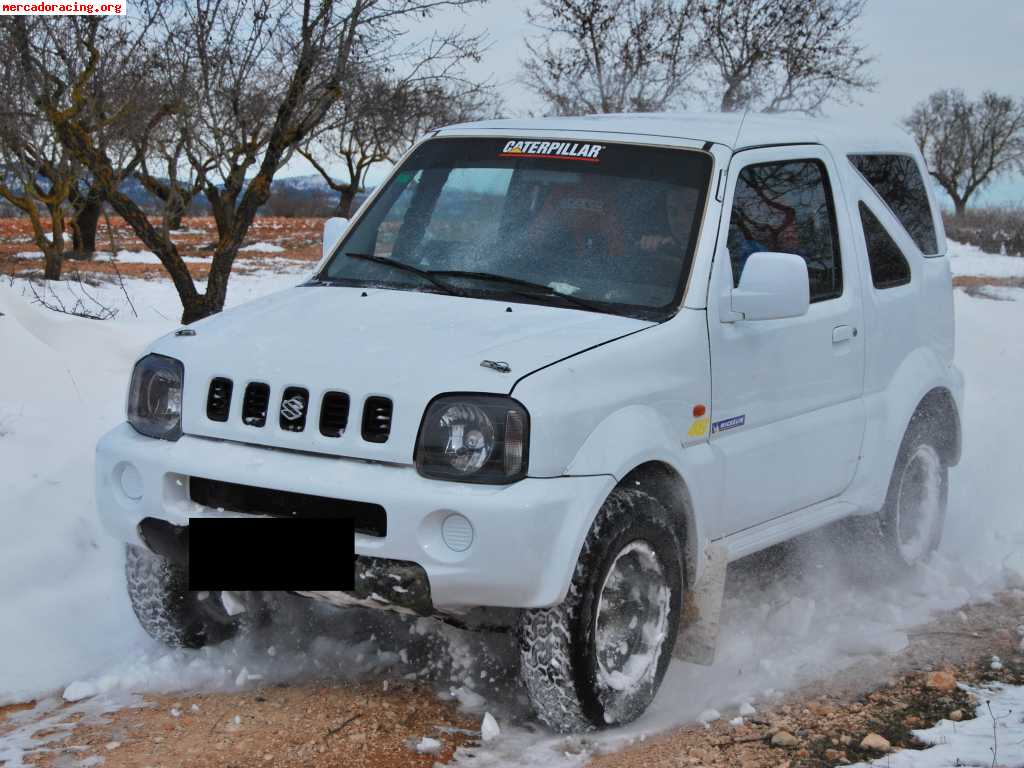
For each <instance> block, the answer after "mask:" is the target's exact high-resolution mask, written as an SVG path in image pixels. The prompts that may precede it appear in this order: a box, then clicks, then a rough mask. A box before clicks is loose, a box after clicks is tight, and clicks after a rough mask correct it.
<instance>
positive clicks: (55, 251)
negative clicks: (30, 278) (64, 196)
mask: <svg viewBox="0 0 1024 768" xmlns="http://www.w3.org/2000/svg"><path fill="white" fill-rule="evenodd" d="M46 207H47V208H48V209H49V211H50V236H51V237H52V238H53V239H52V240H51V241H50V247H49V248H46V249H44V251H43V255H44V262H45V266H44V267H43V277H44V278H45V279H46V280H60V273H61V269H62V268H63V266H64V212H63V211H62V210H61V207H60V204H59V203H58V204H57V205H55V206H54V205H47V206H46Z"/></svg>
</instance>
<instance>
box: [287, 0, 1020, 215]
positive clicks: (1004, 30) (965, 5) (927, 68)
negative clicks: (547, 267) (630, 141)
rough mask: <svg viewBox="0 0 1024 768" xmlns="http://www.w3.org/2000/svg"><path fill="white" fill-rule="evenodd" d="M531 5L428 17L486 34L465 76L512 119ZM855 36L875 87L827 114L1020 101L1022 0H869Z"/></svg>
mask: <svg viewBox="0 0 1024 768" xmlns="http://www.w3.org/2000/svg"><path fill="white" fill-rule="evenodd" d="M530 5H531V3H530V2H529V1H528V0H491V2H489V3H487V4H485V5H483V6H479V7H473V8H471V9H470V10H468V11H465V12H462V11H448V12H445V13H442V14H438V15H437V16H435V17H434V20H433V25H434V26H436V27H437V28H449V29H450V28H452V27H464V28H465V29H466V31H468V32H474V33H475V32H484V33H486V34H487V35H488V37H489V39H490V41H491V45H490V48H489V50H488V51H487V53H486V54H485V56H484V59H483V61H482V62H481V63H480V64H479V65H474V66H473V67H472V68H471V69H470V74H471V75H473V76H474V77H479V78H491V79H492V80H493V81H494V82H496V83H499V84H500V85H501V92H502V94H503V96H504V99H505V103H506V105H507V109H508V111H509V112H510V113H511V114H525V113H528V112H530V111H537V112H540V111H541V105H540V104H539V103H538V102H537V100H536V99H535V97H534V96H533V95H532V94H531V93H530V92H529V91H528V90H527V89H526V88H525V87H524V86H523V85H522V84H521V83H519V82H518V81H517V77H518V75H519V62H520V60H521V59H522V57H523V54H524V50H523V44H522V40H523V37H524V36H525V35H533V34H536V31H535V30H533V29H532V28H531V27H530V26H529V25H528V24H527V23H526V19H525V14H524V12H523V11H524V9H525V8H527V7H529V6H530ZM859 37H860V39H862V40H863V41H864V42H865V43H866V44H867V46H868V49H869V50H870V52H871V54H872V55H873V56H874V57H875V62H874V64H873V65H872V74H873V76H874V78H875V79H876V80H878V87H877V88H876V90H875V91H874V92H872V93H864V94H862V95H861V96H860V98H859V101H860V104H858V105H855V106H848V107H839V106H830V107H827V108H826V110H825V112H826V114H827V115H828V116H830V117H842V116H843V115H844V114H851V113H852V112H861V113H870V114H876V115H877V116H878V119H879V120H885V121H887V122H896V121H899V120H900V119H901V118H902V117H904V116H905V115H906V114H907V113H908V112H909V111H910V109H911V107H912V106H913V105H914V104H915V103H916V102H918V101H920V100H921V99H923V98H925V97H926V96H927V95H928V94H929V93H931V92H932V91H934V90H936V89H939V88H949V87H956V88H963V89H964V90H965V91H966V92H967V93H968V94H969V95H971V96H976V95H977V94H978V93H980V92H981V91H983V90H986V89H991V90H994V91H997V92H999V93H1005V94H1012V95H1014V96H1017V97H1024V55H1022V50H1024V44H1022V38H1024V2H1022V1H1021V0H868V4H867V8H866V9H865V12H864V15H863V16H862V17H861V20H860V24H859ZM691 106H693V107H697V108H700V107H703V106H704V105H699V104H694V105H691ZM382 171H383V169H382ZM310 172H312V170H311V169H310V168H309V167H308V166H307V165H302V164H299V163H294V164H293V165H290V166H289V167H288V168H287V169H286V173H285V174H283V175H289V176H291V175H301V174H305V173H310ZM380 175H382V174H377V175H375V176H376V177H375V178H371V183H374V182H376V181H379V178H380ZM983 201H990V202H1012V203H1021V204H1024V181H1022V180H1020V179H1013V180H1000V181H998V182H997V183H996V184H994V185H993V186H992V187H991V188H990V189H989V190H987V191H986V193H984V194H983V195H982V197H981V198H979V202H983Z"/></svg>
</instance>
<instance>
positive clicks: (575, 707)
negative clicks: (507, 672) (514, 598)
mask: <svg viewBox="0 0 1024 768" xmlns="http://www.w3.org/2000/svg"><path fill="white" fill-rule="evenodd" d="M635 541H642V542H644V543H645V544H647V545H648V546H649V547H650V548H651V549H653V550H654V552H655V554H656V555H657V559H658V562H659V564H660V565H661V566H662V568H663V569H664V572H665V577H666V581H667V584H668V585H669V587H670V592H669V594H670V599H669V606H670V607H669V613H668V622H667V627H666V634H665V637H664V640H663V642H662V645H661V650H660V656H659V658H658V661H657V666H656V672H655V674H654V676H653V679H651V680H650V681H649V684H647V685H644V686H642V687H641V688H640V689H637V690H634V691H631V692H626V693H620V694H614V693H611V692H610V691H609V690H608V689H607V688H602V687H601V684H600V682H599V680H598V674H597V649H596V644H595V638H594V630H595V624H596V610H597V601H598V599H599V596H600V590H601V587H602V585H603V584H604V582H605V578H606V576H607V573H608V571H609V569H610V568H611V567H612V565H613V564H614V561H615V558H616V557H617V556H618V555H619V553H620V552H621V551H622V550H623V548H624V547H625V546H627V545H628V544H629V543H630V542H635ZM683 556H684V555H683V544H682V535H681V533H680V531H679V530H678V529H677V526H676V525H675V524H674V523H673V521H672V519H671V516H670V513H669V512H668V511H667V510H666V509H665V507H664V505H662V504H661V502H659V501H658V500H657V499H655V498H654V497H653V496H650V495H648V494H647V493H644V492H643V491H639V490H633V489H616V490H615V491H613V492H612V493H611V494H610V495H609V497H608V499H607V500H606V501H605V503H604V506H603V507H602V508H601V511H600V512H599V513H598V515H597V518H596V519H595V521H594V524H593V525H592V526H591V529H590V532H589V533H588V535H587V538H586V540H585V541H584V543H583V549H582V552H581V553H580V557H579V560H578V561H577V564H576V569H575V572H574V575H573V579H572V583H571V585H570V587H569V592H568V594H567V596H566V598H565V600H564V601H563V602H562V603H561V604H560V605H557V606H555V607H553V608H543V609H533V610H526V611H523V613H522V616H521V617H520V621H519V625H518V639H519V648H520V664H521V674H522V677H523V681H524V683H525V686H526V690H527V692H528V694H529V697H530V701H531V703H532V704H533V707H534V710H535V712H536V714H537V716H538V717H539V718H540V719H541V720H542V721H543V722H544V723H546V724H547V725H548V726H550V727H551V728H552V729H554V730H555V731H557V732H559V733H580V732H587V731H592V730H595V729H598V728H606V727H609V726H613V725H622V724H624V723H628V722H630V721H632V720H635V719H636V718H637V717H639V716H640V715H641V714H643V712H644V710H646V709H647V707H648V705H649V704H650V703H651V701H652V700H653V699H654V696H655V694H656V693H657V691H658V687H659V686H660V685H661V681H662V679H663V678H664V676H665V670H666V669H667V668H668V664H669V661H670V660H671V656H672V648H673V647H674V646H675V641H676V635H677V632H678V624H679V617H680V609H681V605H682V597H683V578H684V577H683ZM608 696H619V698H618V699H616V700H615V701H614V707H608V706H606V704H605V702H606V701H608V698H607V697H608ZM603 697H604V698H603ZM625 697H628V698H625ZM613 708H614V714H612V709H613Z"/></svg>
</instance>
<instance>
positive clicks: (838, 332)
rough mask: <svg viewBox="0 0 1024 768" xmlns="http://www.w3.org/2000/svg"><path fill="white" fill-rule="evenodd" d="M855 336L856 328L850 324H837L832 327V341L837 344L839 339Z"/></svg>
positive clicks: (844, 339) (845, 339)
mask: <svg viewBox="0 0 1024 768" xmlns="http://www.w3.org/2000/svg"><path fill="white" fill-rule="evenodd" d="M856 336H857V329H856V328H854V327H853V326H852V325H837V326H836V327H835V328H833V329H832V343H833V344H838V343H839V342H841V341H849V340H850V339H852V338H855V337H856Z"/></svg>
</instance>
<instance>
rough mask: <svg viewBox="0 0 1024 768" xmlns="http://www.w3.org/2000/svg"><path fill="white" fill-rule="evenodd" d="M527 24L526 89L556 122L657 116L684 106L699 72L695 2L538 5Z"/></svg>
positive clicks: (569, 0) (576, 0)
mask: <svg viewBox="0 0 1024 768" xmlns="http://www.w3.org/2000/svg"><path fill="white" fill-rule="evenodd" d="M539 6H540V7H539V10H531V9H528V10H527V11H526V14H527V19H528V20H529V22H530V23H531V24H532V25H533V26H534V27H536V28H537V29H538V30H540V32H541V33H542V34H541V36H540V37H539V38H538V39H536V40H527V41H526V49H527V51H528V56H527V58H526V60H525V61H524V62H523V76H522V80H523V82H524V84H525V85H526V86H527V87H528V88H530V89H531V90H533V91H534V92H535V93H536V94H537V95H538V96H540V97H541V98H542V99H543V100H544V103H545V105H546V107H547V108H548V110H550V112H552V113H553V114H557V115H569V114H584V113H606V112H655V111H658V110H663V109H665V108H666V107H668V106H670V105H672V104H675V103H677V102H678V101H679V99H680V98H681V96H682V95H683V92H684V90H685V88H686V86H687V84H688V80H689V78H690V76H691V74H692V73H693V71H694V68H695V64H696V62H695V60H694V58H693V55H694V49H693V40H694V38H693V36H692V30H691V27H692V21H693V8H694V2H692V1H691V0H683V1H682V2H671V0H540V3H539Z"/></svg>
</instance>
